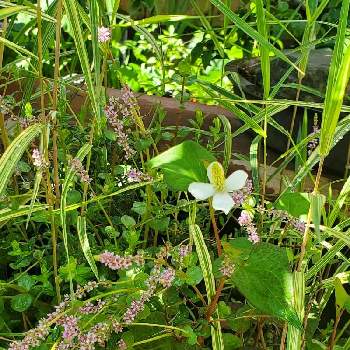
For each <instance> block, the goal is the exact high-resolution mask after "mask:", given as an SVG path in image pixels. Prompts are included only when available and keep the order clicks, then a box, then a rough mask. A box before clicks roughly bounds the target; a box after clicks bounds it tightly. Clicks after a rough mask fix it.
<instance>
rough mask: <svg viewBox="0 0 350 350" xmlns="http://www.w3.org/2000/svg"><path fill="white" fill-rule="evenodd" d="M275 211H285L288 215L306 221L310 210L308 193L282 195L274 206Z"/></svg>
mask: <svg viewBox="0 0 350 350" xmlns="http://www.w3.org/2000/svg"><path fill="white" fill-rule="evenodd" d="M275 207H276V209H279V210H285V211H286V212H287V213H288V214H290V215H292V216H294V217H296V218H299V219H301V220H304V221H306V219H307V214H308V212H309V209H310V198H309V193H300V192H287V193H284V194H283V195H282V196H281V197H280V198H279V199H278V201H277V203H276V205H275Z"/></svg>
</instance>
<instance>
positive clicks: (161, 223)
mask: <svg viewBox="0 0 350 350" xmlns="http://www.w3.org/2000/svg"><path fill="white" fill-rule="evenodd" d="M169 223H170V218H169V217H168V216H165V217H163V218H156V219H152V220H150V221H149V226H150V227H151V228H152V229H153V230H157V231H161V232H164V231H166V230H167V228H168V227H169Z"/></svg>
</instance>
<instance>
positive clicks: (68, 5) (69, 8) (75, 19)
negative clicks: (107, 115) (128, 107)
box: [63, 0, 101, 127]
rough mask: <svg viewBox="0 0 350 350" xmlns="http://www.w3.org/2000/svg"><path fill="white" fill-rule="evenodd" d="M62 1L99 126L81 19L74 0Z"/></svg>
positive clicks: (98, 110) (98, 109)
mask: <svg viewBox="0 0 350 350" xmlns="http://www.w3.org/2000/svg"><path fill="white" fill-rule="evenodd" d="M63 3H64V8H65V10H66V14H67V17H68V20H69V22H70V24H71V28H72V31H73V39H74V43H75V46H76V50H77V54H78V57H79V61H80V64H81V69H82V71H83V73H84V78H85V83H86V86H87V91H88V95H89V98H90V101H91V105H92V109H93V112H94V115H95V117H96V118H97V125H98V126H99V127H100V123H101V119H100V116H101V113H100V108H99V105H98V101H97V98H96V94H95V88H94V84H93V80H92V74H91V70H90V63H89V58H88V54H87V51H86V47H85V40H84V37H83V33H82V30H81V21H80V17H79V14H78V8H77V4H76V1H75V0H63Z"/></svg>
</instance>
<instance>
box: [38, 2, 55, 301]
mask: <svg viewBox="0 0 350 350" xmlns="http://www.w3.org/2000/svg"><path fill="white" fill-rule="evenodd" d="M37 23H38V62H39V66H38V73H39V83H40V111H41V116H40V119H41V121H42V123H43V152H44V158H45V160H46V162H47V163H48V161H49V140H48V132H47V130H46V125H47V124H48V119H47V116H46V115H45V91H44V79H43V42H42V10H41V0H38V1H37ZM45 178H46V201H47V204H48V205H49V213H50V226H51V241H52V249H53V253H52V255H53V265H54V275H55V287H56V297H57V301H58V302H60V301H61V293H60V286H59V280H58V265H57V235H56V223H55V216H54V213H53V206H54V202H53V193H52V187H51V181H50V172H49V169H48V167H47V168H46V169H45Z"/></svg>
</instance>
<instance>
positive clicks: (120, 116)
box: [105, 97, 135, 159]
mask: <svg viewBox="0 0 350 350" xmlns="http://www.w3.org/2000/svg"><path fill="white" fill-rule="evenodd" d="M128 106H129V105H126V104H125V102H124V101H121V100H120V99H118V98H116V97H111V98H110V100H109V104H108V105H107V106H106V108H105V115H106V118H107V120H108V123H109V125H110V126H111V127H112V128H113V130H114V132H115V134H116V136H117V138H118V142H119V145H120V147H121V148H122V149H123V150H124V153H125V156H124V157H125V159H130V158H131V157H132V156H133V155H134V154H135V150H134V149H132V148H131V146H130V144H129V137H128V135H127V132H126V131H125V130H124V123H123V120H125V119H126V118H128V117H130V110H129V107H128Z"/></svg>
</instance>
